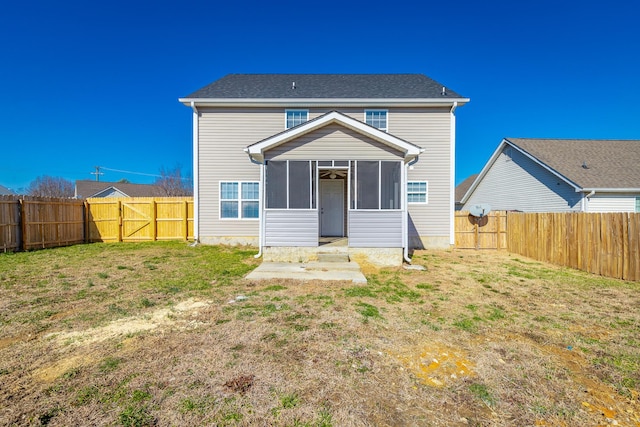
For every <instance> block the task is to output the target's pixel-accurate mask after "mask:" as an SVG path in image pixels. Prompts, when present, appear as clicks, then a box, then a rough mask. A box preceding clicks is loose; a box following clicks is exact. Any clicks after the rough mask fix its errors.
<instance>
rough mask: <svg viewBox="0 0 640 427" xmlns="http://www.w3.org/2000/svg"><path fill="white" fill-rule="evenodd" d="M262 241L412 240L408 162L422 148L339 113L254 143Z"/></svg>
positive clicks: (370, 244) (374, 244)
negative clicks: (408, 232) (259, 180)
mask: <svg viewBox="0 0 640 427" xmlns="http://www.w3.org/2000/svg"><path fill="white" fill-rule="evenodd" d="M245 151H247V153H248V154H249V156H250V157H251V159H252V160H253V161H254V162H256V163H259V164H260V165H261V199H260V206H261V207H260V211H261V216H260V218H261V221H260V236H259V237H260V245H261V247H314V246H319V244H320V241H321V239H323V238H327V237H335V238H346V239H347V244H348V246H349V247H360V248H403V247H406V234H407V217H406V204H407V200H406V169H407V168H406V166H407V164H408V163H409V162H410V161H412V160H415V158H416V157H417V155H418V154H419V153H420V152H421V150H420V148H419V147H417V146H415V145H413V144H410V143H408V142H406V141H404V140H402V139H399V138H396V137H394V136H392V135H390V134H388V133H386V132H384V131H380V130H378V129H375V128H372V127H371V126H368V125H365V124H364V123H362V122H359V121H357V120H355V119H352V118H350V117H347V116H345V115H343V114H341V113H338V112H331V113H327V114H325V115H323V116H321V117H319V118H318V119H315V120H312V121H309V122H306V123H304V124H302V125H300V126H297V127H295V128H293V129H289V130H287V131H286V132H283V133H280V134H278V135H275V136H274V137H271V138H268V139H266V140H264V141H260V142H258V143H256V144H253V145H251V146H249V147H248V148H247V149H246V150H245Z"/></svg>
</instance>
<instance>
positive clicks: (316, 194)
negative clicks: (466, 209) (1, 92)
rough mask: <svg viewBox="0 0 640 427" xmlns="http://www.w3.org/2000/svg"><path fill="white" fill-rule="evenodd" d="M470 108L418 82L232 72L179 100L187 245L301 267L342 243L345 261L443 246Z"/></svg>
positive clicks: (428, 82) (398, 257)
mask: <svg viewBox="0 0 640 427" xmlns="http://www.w3.org/2000/svg"><path fill="white" fill-rule="evenodd" d="M468 101H469V100H468V99H467V98H464V97H462V96H460V95H458V94H457V93H455V92H453V91H452V90H450V89H448V88H445V87H444V86H443V85H441V84H440V83H437V82H435V81H434V80H432V79H430V78H429V77H426V76H424V75H421V74H231V75H227V76H225V77H223V78H221V79H220V80H217V81H215V82H213V83H211V84H210V85H208V86H205V87H204V88H202V89H200V90H198V91H196V92H194V93H192V94H191V95H189V96H187V97H185V98H181V99H180V102H182V103H183V104H184V105H186V106H189V107H191V108H192V111H193V152H194V178H195V179H194V181H195V182H194V184H195V185H194V202H195V215H194V216H195V219H194V222H195V235H196V239H197V240H198V241H200V242H202V243H209V244H217V243H229V244H251V245H256V246H258V247H259V248H260V250H261V252H263V253H264V254H265V259H275V258H278V256H281V257H285V258H286V256H285V255H284V254H287V253H289V254H291V257H290V258H292V259H293V260H294V261H298V260H303V259H313V254H314V253H315V252H316V251H317V248H318V246H319V245H320V240H321V239H322V238H326V237H346V238H347V245H348V250H349V253H350V254H352V255H354V254H355V253H356V252H358V250H360V249H362V250H361V251H360V252H361V253H368V254H369V255H371V256H375V255H376V254H377V256H379V257H380V258H389V259H390V260H392V261H393V263H394V264H396V265H397V264H399V263H401V262H402V256H403V254H404V256H405V258H406V256H407V254H406V251H407V250H408V249H409V248H416V247H420V248H421V247H449V246H450V245H452V244H453V242H454V235H453V234H454V233H453V211H454V150H455V115H454V112H455V109H456V107H458V106H461V105H463V104H465V103H466V102H468ZM363 248H371V249H363ZM374 249H375V250H374ZM403 249H404V250H405V251H404V252H403ZM376 250H377V251H376ZM278 254H279V255H278ZM372 254H373V255H372ZM369 255H367V256H369Z"/></svg>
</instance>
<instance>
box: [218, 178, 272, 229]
mask: <svg viewBox="0 0 640 427" xmlns="http://www.w3.org/2000/svg"><path fill="white" fill-rule="evenodd" d="M229 183H231V184H238V198H237V199H223V198H222V184H229ZM247 183H249V184H258V198H257V199H243V198H242V184H247ZM261 191H262V188H261V186H260V181H235V180H220V182H219V183H218V219H219V220H220V221H259V220H260V192H261ZM222 202H237V203H238V216H237V217H236V218H224V217H223V216H222ZM242 202H258V217H257V218H243V217H242Z"/></svg>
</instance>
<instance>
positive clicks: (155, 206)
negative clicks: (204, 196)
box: [87, 197, 193, 242]
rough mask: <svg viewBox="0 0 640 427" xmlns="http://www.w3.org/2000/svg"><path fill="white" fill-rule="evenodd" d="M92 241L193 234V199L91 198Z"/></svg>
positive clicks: (135, 240) (187, 235) (88, 203)
mask: <svg viewBox="0 0 640 427" xmlns="http://www.w3.org/2000/svg"><path fill="white" fill-rule="evenodd" d="M87 211H88V218H87V220H88V221H87V223H88V228H89V231H88V234H89V241H91V242H140V241H153V240H175V239H181V240H188V239H191V238H193V199H192V198H190V197H156V198H147V197H138V198H117V199H115V198H106V199H100V198H94V199H87Z"/></svg>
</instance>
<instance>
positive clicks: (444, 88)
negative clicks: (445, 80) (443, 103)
mask: <svg viewBox="0 0 640 427" xmlns="http://www.w3.org/2000/svg"><path fill="white" fill-rule="evenodd" d="M446 94H447V88H446V87H444V86H442V96H445V95H446Z"/></svg>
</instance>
